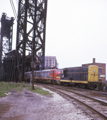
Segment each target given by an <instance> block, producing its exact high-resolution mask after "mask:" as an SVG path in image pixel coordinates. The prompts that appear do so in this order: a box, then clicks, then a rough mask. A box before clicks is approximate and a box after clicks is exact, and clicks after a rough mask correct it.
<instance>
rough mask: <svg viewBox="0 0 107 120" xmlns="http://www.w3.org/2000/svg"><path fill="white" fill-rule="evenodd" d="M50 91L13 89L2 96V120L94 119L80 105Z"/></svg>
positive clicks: (0, 117)
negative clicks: (38, 92) (39, 91)
mask: <svg viewBox="0 0 107 120" xmlns="http://www.w3.org/2000/svg"><path fill="white" fill-rule="evenodd" d="M49 91H50V90H49ZM50 92H51V93H52V95H48V96H42V95H39V94H36V93H32V92H30V91H28V90H26V89H23V91H22V93H18V92H17V91H16V90H13V91H12V92H11V94H10V95H8V96H6V97H3V98H0V105H3V106H1V107H0V113H2V114H0V120H92V118H91V117H90V116H89V115H87V114H86V113H85V112H84V111H82V109H80V108H79V107H78V105H76V104H74V103H73V102H72V101H70V100H67V99H65V98H63V97H61V96H60V95H58V94H57V93H55V92H52V91H50ZM3 109H4V111H3ZM1 111H2V112H1Z"/></svg>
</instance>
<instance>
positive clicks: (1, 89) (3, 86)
mask: <svg viewBox="0 0 107 120" xmlns="http://www.w3.org/2000/svg"><path fill="white" fill-rule="evenodd" d="M24 88H25V89H28V90H30V91H32V92H36V93H38V94H41V95H50V94H51V93H49V92H48V91H45V90H43V89H41V88H39V87H36V86H35V87H34V88H35V89H34V90H32V87H31V86H30V84H27V83H24V82H23V83H11V82H0V97H5V96H6V94H5V93H8V92H10V91H11V90H12V89H16V90H17V91H18V92H22V90H23V89H24Z"/></svg>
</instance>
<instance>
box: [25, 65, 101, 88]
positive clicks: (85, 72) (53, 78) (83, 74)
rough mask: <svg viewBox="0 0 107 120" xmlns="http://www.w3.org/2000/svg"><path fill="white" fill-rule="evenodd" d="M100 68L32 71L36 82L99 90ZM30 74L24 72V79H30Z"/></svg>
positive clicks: (91, 66)
mask: <svg viewBox="0 0 107 120" xmlns="http://www.w3.org/2000/svg"><path fill="white" fill-rule="evenodd" d="M101 72H102V68H99V67H98V66H96V65H90V66H80V67H70V68H63V69H49V70H39V71H34V75H33V76H34V80H35V81H36V82H43V83H52V84H59V85H60V84H63V85H74V86H78V87H83V88H90V89H95V88H101V86H102V79H101V77H100V75H101ZM31 76H32V74H31V72H25V79H26V80H27V79H31Z"/></svg>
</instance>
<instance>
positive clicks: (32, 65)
mask: <svg viewBox="0 0 107 120" xmlns="http://www.w3.org/2000/svg"><path fill="white" fill-rule="evenodd" d="M31 69H32V90H34V61H33V51H32V59H31Z"/></svg>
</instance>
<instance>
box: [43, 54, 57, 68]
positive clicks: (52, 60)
mask: <svg viewBox="0 0 107 120" xmlns="http://www.w3.org/2000/svg"><path fill="white" fill-rule="evenodd" d="M52 68H57V60H56V57H55V56H45V69H52Z"/></svg>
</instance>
